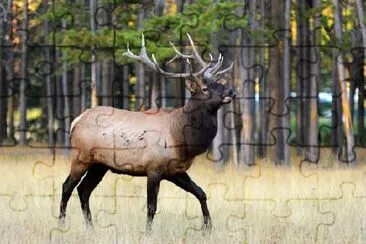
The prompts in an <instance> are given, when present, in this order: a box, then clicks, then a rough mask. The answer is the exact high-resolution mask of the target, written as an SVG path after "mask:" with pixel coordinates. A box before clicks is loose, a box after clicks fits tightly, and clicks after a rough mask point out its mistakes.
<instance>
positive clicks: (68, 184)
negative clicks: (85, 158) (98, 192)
mask: <svg viewBox="0 0 366 244" xmlns="http://www.w3.org/2000/svg"><path fill="white" fill-rule="evenodd" d="M88 167H89V165H83V164H77V163H74V164H71V171H70V175H69V176H68V177H67V178H66V180H65V182H64V184H63V185H62V198H61V203H60V217H59V226H60V227H63V226H64V224H65V216H66V207H67V202H68V201H69V199H70V196H71V193H72V191H73V190H74V188H75V187H76V186H77V184H78V183H79V181H80V179H81V177H82V176H83V175H84V173H85V172H86V170H87V169H88Z"/></svg>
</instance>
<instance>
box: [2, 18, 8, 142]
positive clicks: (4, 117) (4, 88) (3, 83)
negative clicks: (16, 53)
mask: <svg viewBox="0 0 366 244" xmlns="http://www.w3.org/2000/svg"><path fill="white" fill-rule="evenodd" d="M5 25H6V18H4V20H1V19H0V118H1V119H0V145H2V144H3V142H4V140H5V137H6V114H7V112H6V108H7V105H6V99H7V93H8V92H7V90H6V87H7V84H6V83H7V82H6V74H5V66H6V63H5V59H4V54H5V51H4V49H5V48H10V47H6V45H5V43H4V42H5V38H4V37H5V35H7V33H6V26H5ZM3 40H4V41H3Z"/></svg>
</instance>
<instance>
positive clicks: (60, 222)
mask: <svg viewBox="0 0 366 244" xmlns="http://www.w3.org/2000/svg"><path fill="white" fill-rule="evenodd" d="M58 228H60V229H64V228H65V217H60V218H59V219H58Z"/></svg>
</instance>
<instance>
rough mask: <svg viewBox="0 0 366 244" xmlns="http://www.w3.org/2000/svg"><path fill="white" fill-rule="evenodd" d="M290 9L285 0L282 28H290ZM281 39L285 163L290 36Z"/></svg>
mask: <svg viewBox="0 0 366 244" xmlns="http://www.w3.org/2000/svg"><path fill="white" fill-rule="evenodd" d="M290 11H291V0H286V1H285V12H284V15H285V16H284V23H283V26H284V29H285V30H290V21H291V20H290V14H291V13H290ZM284 38H285V39H284V41H283V46H284V47H283V50H284V51H283V57H284V59H283V75H282V76H283V90H282V91H283V95H282V114H286V115H284V116H281V120H282V123H281V124H282V132H283V156H282V157H283V158H282V160H283V162H284V164H286V165H289V163H290V148H289V145H288V142H287V138H289V137H290V129H289V128H290V112H289V111H288V113H286V107H287V108H290V104H289V100H288V98H289V97H290V79H291V67H290V58H291V57H290V45H291V36H290V35H289V36H287V33H286V36H285V37H284Z"/></svg>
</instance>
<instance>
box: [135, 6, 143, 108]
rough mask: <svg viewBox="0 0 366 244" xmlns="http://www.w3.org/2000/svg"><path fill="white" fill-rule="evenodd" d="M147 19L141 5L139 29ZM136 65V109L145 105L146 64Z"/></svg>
mask: <svg viewBox="0 0 366 244" xmlns="http://www.w3.org/2000/svg"><path fill="white" fill-rule="evenodd" d="M144 19H145V8H144V7H143V6H141V8H140V9H139V14H138V29H142V28H143V21H144ZM135 67H136V78H137V79H136V86H135V110H136V111H138V110H140V108H142V107H143V106H145V105H146V104H145V101H144V97H145V79H146V78H145V66H144V64H142V63H137V64H135Z"/></svg>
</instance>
